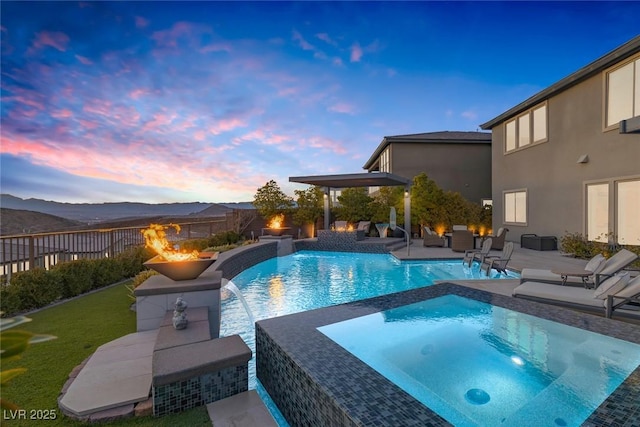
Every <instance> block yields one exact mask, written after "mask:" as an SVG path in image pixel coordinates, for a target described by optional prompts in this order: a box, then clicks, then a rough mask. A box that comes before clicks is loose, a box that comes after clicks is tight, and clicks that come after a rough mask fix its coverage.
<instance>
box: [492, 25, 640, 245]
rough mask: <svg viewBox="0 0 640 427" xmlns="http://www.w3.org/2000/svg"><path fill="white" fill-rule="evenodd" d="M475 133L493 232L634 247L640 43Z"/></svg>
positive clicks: (639, 188)
mask: <svg viewBox="0 0 640 427" xmlns="http://www.w3.org/2000/svg"><path fill="white" fill-rule="evenodd" d="M481 127H482V129H485V130H491V135H492V141H493V143H492V145H491V147H492V153H491V165H492V178H491V183H492V194H493V228H494V229H498V228H499V227H502V226H506V227H508V228H509V230H510V231H509V235H508V239H509V240H514V241H518V239H519V237H520V236H521V235H522V234H526V233H534V234H538V235H540V236H545V235H552V236H556V237H560V236H562V235H564V234H566V233H567V232H569V233H574V232H578V233H582V234H586V235H587V236H588V237H589V239H590V240H598V241H605V242H606V241H610V242H617V243H620V244H631V245H640V36H638V37H636V38H634V39H632V40H630V41H629V42H627V43H625V44H624V45H622V46H620V47H618V48H617V49H615V50H613V51H611V52H609V53H607V54H606V55H604V56H602V57H600V58H598V59H596V60H595V61H593V62H592V63H590V64H588V65H586V66H585V67H583V68H581V69H579V70H578V71H576V72H574V73H573V74H571V75H569V76H567V77H565V78H564V79H562V80H560V81H558V82H557V83H555V84H553V85H551V86H549V87H548V88H546V89H544V90H542V91H541V92H539V93H537V94H535V95H533V96H532V97H531V98H529V99H527V100H525V101H524V102H522V103H520V104H518V105H516V106H515V107H513V108H511V109H509V110H508V111H505V112H504V113H502V114H500V115H499V116H498V117H495V118H493V119H491V120H489V121H488V122H486V123H484V124H482V125H481Z"/></svg>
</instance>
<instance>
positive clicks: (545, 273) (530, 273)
mask: <svg viewBox="0 0 640 427" xmlns="http://www.w3.org/2000/svg"><path fill="white" fill-rule="evenodd" d="M636 259H638V255H636V254H634V253H633V252H631V251H630V250H627V249H624V248H623V249H620V250H619V251H618V252H616V253H615V254H614V255H613V256H612V257H611V258H608V259H607V258H605V257H604V256H602V255H601V254H598V255H596V256H594V257H593V258H591V259H590V260H589V262H588V263H587V265H586V266H585V267H584V269H585V270H586V271H592V272H593V275H592V276H589V277H587V278H586V283H590V282H591V281H592V282H593V283H594V284H595V286H596V287H597V286H598V285H599V284H600V280H601V279H604V278H607V277H611V276H613V275H614V274H616V273H618V272H619V271H620V270H622V269H623V268H625V267H626V266H628V265H629V264H631V263H632V262H634V261H635V260H636ZM529 281H534V282H545V283H553V284H560V283H562V282H563V278H562V276H560V275H559V274H555V273H552V272H551V270H544V269H537V268H523V269H522V272H521V273H520V283H524V282H529ZM565 281H566V283H568V284H579V285H583V284H584V283H585V281H583V280H582V278H580V277H567V278H566V279H565Z"/></svg>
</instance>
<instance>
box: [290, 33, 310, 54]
mask: <svg viewBox="0 0 640 427" xmlns="http://www.w3.org/2000/svg"><path fill="white" fill-rule="evenodd" d="M293 40H294V41H297V42H298V45H299V46H300V47H301V48H302V49H303V50H315V47H314V46H313V45H312V44H311V43H309V42H308V41H306V40H305V39H304V37H302V34H300V33H299V32H298V31H296V30H293Z"/></svg>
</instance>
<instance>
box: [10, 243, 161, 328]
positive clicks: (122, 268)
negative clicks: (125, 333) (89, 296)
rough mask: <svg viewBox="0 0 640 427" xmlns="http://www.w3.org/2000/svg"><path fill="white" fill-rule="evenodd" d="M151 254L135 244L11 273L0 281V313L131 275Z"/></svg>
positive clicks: (40, 304) (25, 308) (32, 306)
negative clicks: (115, 252)
mask: <svg viewBox="0 0 640 427" xmlns="http://www.w3.org/2000/svg"><path fill="white" fill-rule="evenodd" d="M151 257H152V254H151V253H150V252H149V250H148V249H145V248H134V249H130V250H128V251H125V252H122V253H120V254H118V255H116V256H115V257H113V258H101V259H79V260H75V261H67V262H61V263H59V264H56V265H55V266H53V267H52V268H51V269H50V270H45V269H44V268H40V267H37V268H34V269H31V270H28V271H21V272H18V273H15V274H13V275H12V276H11V282H10V283H6V282H3V283H2V284H0V311H2V317H5V316H11V315H14V314H16V313H21V312H24V311H29V310H34V309H37V308H41V307H44V306H46V305H49V304H51V303H52V302H55V301H57V300H61V299H65V298H71V297H74V296H77V295H80V294H83V293H85V292H88V291H90V290H93V289H98V288H102V287H105V286H108V285H110V284H112V283H115V282H118V281H120V280H124V279H127V278H130V277H134V276H135V275H136V274H138V273H139V272H140V271H142V270H143V269H144V266H143V265H142V264H143V262H145V261H146V260H148V259H149V258H151Z"/></svg>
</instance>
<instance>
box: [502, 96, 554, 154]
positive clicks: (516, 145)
mask: <svg viewBox="0 0 640 427" xmlns="http://www.w3.org/2000/svg"><path fill="white" fill-rule="evenodd" d="M546 140H547V104H541V105H538V106H536V107H534V108H532V109H531V110H529V111H526V112H524V113H522V114H520V115H519V116H518V117H515V118H514V119H512V120H510V121H508V122H506V124H505V152H507V153H508V152H510V151H514V150H517V149H520V148H524V147H527V146H529V145H532V144H537V143H540V142H545V141H546Z"/></svg>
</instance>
